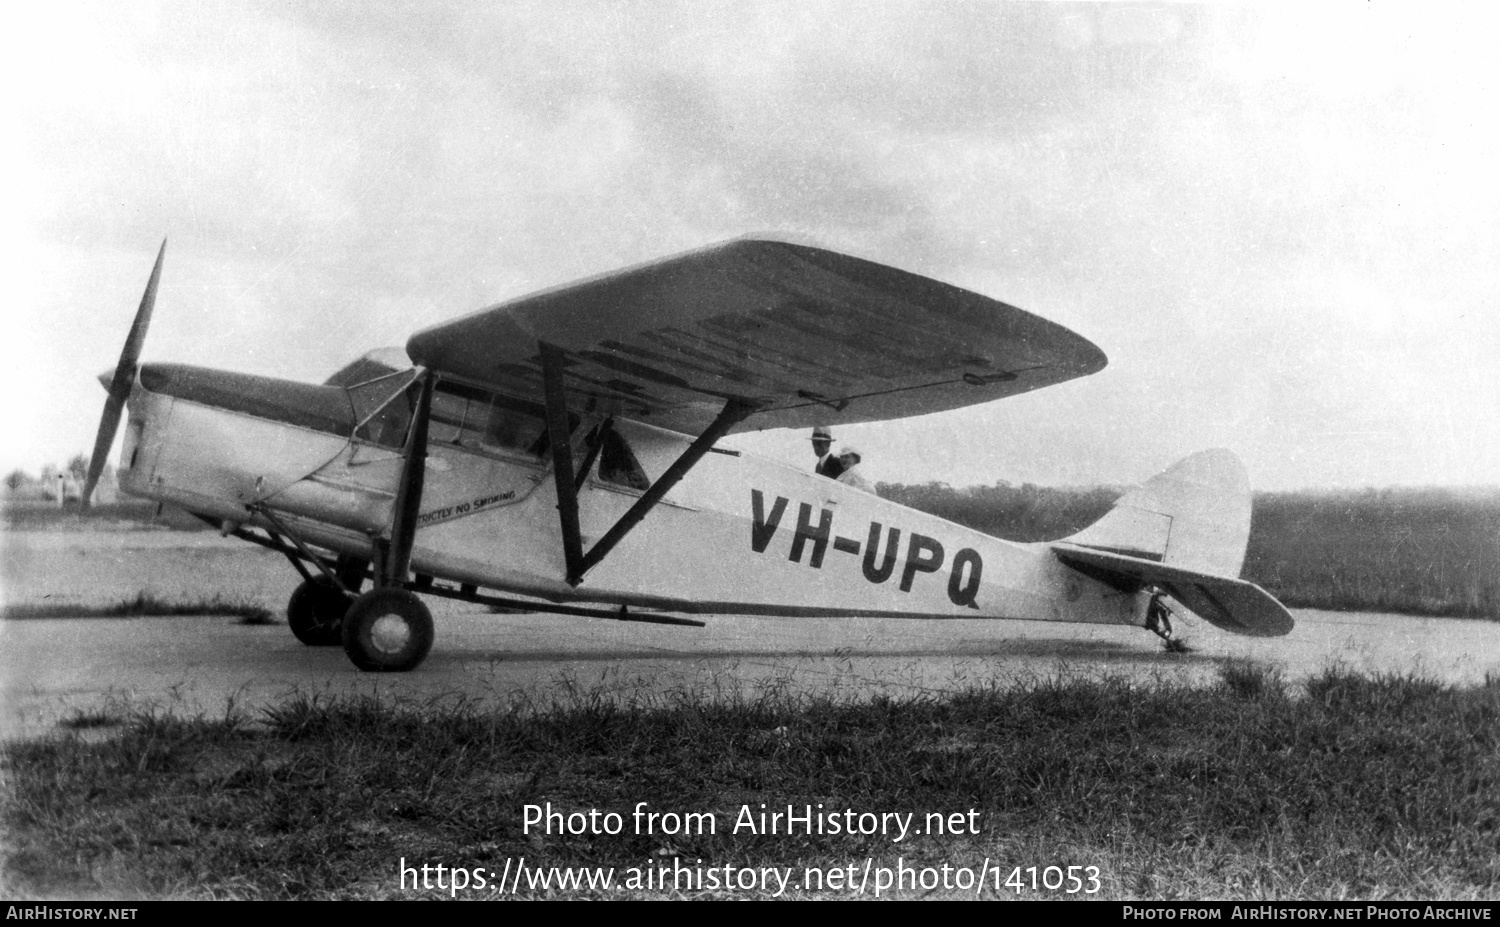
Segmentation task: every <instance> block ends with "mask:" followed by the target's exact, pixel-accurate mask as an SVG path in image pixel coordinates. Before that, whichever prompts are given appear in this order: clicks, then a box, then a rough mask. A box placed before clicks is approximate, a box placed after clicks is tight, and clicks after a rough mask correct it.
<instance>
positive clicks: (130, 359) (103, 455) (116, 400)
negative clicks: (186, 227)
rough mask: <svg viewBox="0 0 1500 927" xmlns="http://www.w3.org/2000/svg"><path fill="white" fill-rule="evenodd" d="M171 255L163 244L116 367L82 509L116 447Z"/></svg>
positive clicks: (163, 242)
mask: <svg viewBox="0 0 1500 927" xmlns="http://www.w3.org/2000/svg"><path fill="white" fill-rule="evenodd" d="M166 254H167V240H166V239H165V238H163V239H162V241H161V250H159V251H157V252H156V266H155V267H153V268H151V279H150V280H149V281H147V283H146V292H145V293H144V294H143V295H142V296H141V307H140V308H139V309H137V310H136V312H135V321H134V322H132V323H131V325H130V334H129V335H127V336H126V337H125V347H124V349H123V350H121V351H120V362H119V363H118V364H116V365H115V375H114V378H113V379H112V380H111V381H110V384H109V397H108V398H107V399H105V400H104V414H103V415H102V416H100V418H99V433H98V434H97V435H96V436H95V437H94V453H93V454H92V455H90V456H89V473H88V478H87V479H86V480H84V483H83V497H82V498H81V499H80V500H79V506H80V508H82V509H84V510H87V509H88V507H89V500H90V499H92V498H93V495H94V487H95V486H97V485H98V484H99V476H100V475H101V474H102V473H103V472H104V464H105V462H106V460H107V459H108V457H109V449H110V448H111V447H112V446H113V445H114V443H115V432H116V431H118V430H119V428H120V415H121V413H122V412H124V410H125V400H126V399H128V398H130V387H131V385H132V384H133V383H134V382H135V371H136V362H137V361H139V360H140V357H141V348H142V347H144V346H145V344H146V329H148V328H150V327H151V310H152V309H153V308H154V307H155V306H156V283H157V281H158V280H160V279H161V261H162V258H163V257H165V256H166Z"/></svg>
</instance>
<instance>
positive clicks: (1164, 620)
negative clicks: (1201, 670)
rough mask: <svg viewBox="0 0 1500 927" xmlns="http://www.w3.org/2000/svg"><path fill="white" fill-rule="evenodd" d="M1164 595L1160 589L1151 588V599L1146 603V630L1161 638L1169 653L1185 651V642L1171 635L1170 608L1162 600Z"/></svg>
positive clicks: (1186, 647)
mask: <svg viewBox="0 0 1500 927" xmlns="http://www.w3.org/2000/svg"><path fill="white" fill-rule="evenodd" d="M1166 595H1167V594H1166V593H1165V592H1163V591H1162V590H1160V589H1154V588H1153V589H1152V591H1151V601H1150V602H1148V603H1147V604H1146V630H1147V631H1150V632H1151V633H1153V634H1155V635H1156V636H1157V637H1159V638H1161V640H1162V644H1163V646H1165V647H1166V649H1167V651H1168V652H1169V653H1185V652H1186V651H1187V649H1188V646H1187V644H1184V643H1183V642H1182V640H1181V639H1180V638H1177V637H1173V636H1172V610H1171V609H1170V608H1168V607H1167V603H1166V602H1164V601H1162V600H1163V599H1164V598H1166Z"/></svg>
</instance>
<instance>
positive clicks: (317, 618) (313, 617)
mask: <svg viewBox="0 0 1500 927" xmlns="http://www.w3.org/2000/svg"><path fill="white" fill-rule="evenodd" d="M352 601H354V600H353V598H351V597H350V596H349V595H347V594H346V593H345V592H344V591H343V590H342V589H340V588H339V587H338V586H335V585H334V584H333V582H332V581H331V580H329V578H328V577H326V576H314V577H313V578H312V579H311V580H304V581H303V582H302V584H301V585H300V586H298V587H297V590H296V591H295V592H293V593H292V598H291V600H290V601H289V602H287V603H286V623H287V624H288V625H290V626H291V629H292V633H293V634H295V635H296V636H297V640H299V641H301V642H302V643H304V644H306V645H307V646H309V647H336V646H338V645H339V644H342V643H343V642H344V631H343V625H344V613H345V612H347V611H348V610H349V603H350V602H352Z"/></svg>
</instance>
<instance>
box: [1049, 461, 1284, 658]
mask: <svg viewBox="0 0 1500 927" xmlns="http://www.w3.org/2000/svg"><path fill="white" fill-rule="evenodd" d="M1249 540H1250V481H1249V479H1248V478H1247V477H1246V475H1245V468H1244V466H1243V465H1242V464H1241V463H1240V462H1239V459H1238V458H1236V457H1235V456H1234V455H1233V454H1231V453H1230V452H1229V451H1223V450H1216V451H1203V452H1201V453H1198V454H1194V455H1192V456H1191V457H1188V458H1186V459H1184V460H1181V461H1179V462H1178V463H1176V464H1175V465H1173V466H1172V467H1169V468H1168V469H1167V470H1166V471H1164V472H1162V473H1160V474H1158V475H1157V476H1154V477H1152V478H1151V479H1149V480H1147V481H1146V482H1145V483H1143V484H1141V485H1140V486H1138V487H1136V488H1135V489H1132V490H1131V491H1130V492H1128V493H1126V494H1125V495H1124V496H1122V497H1120V501H1119V502H1117V503H1115V507H1114V508H1113V509H1110V510H1109V513H1108V514H1106V515H1105V516H1104V517H1103V518H1101V519H1099V520H1098V521H1096V522H1094V524H1092V525H1090V526H1089V527H1087V528H1085V529H1083V530H1082V531H1080V532H1078V533H1077V534H1075V535H1073V536H1072V537H1068V538H1064V539H1063V540H1061V541H1059V542H1057V543H1056V544H1055V545H1053V548H1052V550H1053V553H1055V554H1056V555H1057V557H1058V559H1060V560H1061V561H1062V562H1064V563H1066V564H1068V565H1069V566H1071V567H1073V568H1074V569H1077V570H1080V571H1082V572H1084V573H1086V574H1088V575H1090V576H1094V577H1095V578H1098V579H1103V580H1105V581H1107V582H1111V583H1112V584H1114V585H1116V586H1118V587H1119V588H1120V589H1121V590H1122V591H1127V592H1140V591H1142V590H1144V589H1148V588H1149V587H1156V588H1159V589H1162V590H1164V591H1166V592H1167V593H1168V594H1170V595H1171V596H1172V597H1173V598H1174V599H1176V600H1177V601H1178V602H1180V603H1182V604H1183V605H1185V606H1187V607H1188V608H1189V609H1192V610H1193V611H1194V612H1196V613H1197V614H1198V616H1199V617H1200V618H1203V619H1205V620H1207V621H1209V622H1212V623H1213V624H1215V625H1218V626H1219V627H1221V628H1224V629H1226V630H1229V631H1234V632H1235V633H1238V634H1251V635H1256V636H1272V635H1279V634H1286V633H1287V632H1288V631H1290V630H1291V629H1292V625H1293V621H1292V616H1291V614H1290V613H1289V612H1288V611H1287V610H1286V606H1284V605H1282V604H1281V603H1280V602H1278V601H1276V599H1275V597H1273V596H1272V595H1271V594H1270V593H1268V592H1266V591H1265V590H1264V589H1262V588H1260V587H1259V586H1257V585H1255V584H1254V583H1248V582H1245V581H1243V580H1241V579H1239V578H1238V577H1239V575H1240V568H1241V567H1242V566H1244V564H1245V547H1246V545H1247V544H1248V543H1249Z"/></svg>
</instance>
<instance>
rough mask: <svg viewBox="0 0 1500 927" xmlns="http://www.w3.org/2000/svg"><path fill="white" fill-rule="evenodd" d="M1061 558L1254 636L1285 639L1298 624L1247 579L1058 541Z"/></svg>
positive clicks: (1055, 549) (1056, 548)
mask: <svg viewBox="0 0 1500 927" xmlns="http://www.w3.org/2000/svg"><path fill="white" fill-rule="evenodd" d="M1052 551H1053V553H1055V554H1057V558H1058V559H1059V560H1061V561H1062V562H1063V563H1066V564H1067V565H1068V566H1070V567H1073V568H1074V569H1076V570H1078V571H1080V572H1082V573H1084V574H1086V575H1088V576H1091V577H1094V578H1095V579H1100V580H1103V581H1105V582H1112V583H1114V584H1116V585H1126V586H1134V587H1139V586H1144V585H1155V586H1159V587H1161V588H1162V589H1163V590H1165V591H1166V592H1167V594H1168V595H1170V596H1171V597H1172V598H1174V599H1176V600H1177V601H1178V602H1180V603H1182V604H1183V605H1185V606H1187V607H1188V608H1189V609H1191V610H1192V612H1193V613H1194V614H1195V615H1197V616H1198V617H1200V618H1202V619H1203V620H1205V621H1207V622H1209V623H1210V624H1213V625H1216V626H1218V627H1220V628H1223V629H1224V630H1226V631H1233V632H1234V633H1236V634H1248V635H1250V636H1252V637H1279V636H1281V635H1283V634H1286V633H1287V632H1289V631H1291V630H1292V627H1293V625H1294V624H1295V622H1294V621H1293V620H1292V615H1291V612H1288V611H1287V610H1286V606H1285V605H1282V604H1281V603H1280V602H1278V601H1277V600H1276V597H1275V596H1273V595H1271V594H1270V593H1269V592H1267V591H1265V590H1264V589H1262V588H1260V587H1259V586H1257V585H1255V584H1254V583H1247V582H1245V581H1244V580H1242V579H1230V578H1229V577H1227V576H1215V575H1214V574H1212V573H1202V572H1199V571H1197V570H1190V569H1187V568H1185V567H1178V566H1172V565H1169V564H1165V563H1156V562H1154V561H1151V560H1142V559H1141V558H1139V557H1127V556H1124V555H1121V554H1115V553H1110V552H1108V551H1102V550H1090V549H1088V548H1083V547H1074V546H1072V545H1070V544H1067V543H1066V542H1064V543H1058V544H1054V545H1052Z"/></svg>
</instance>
